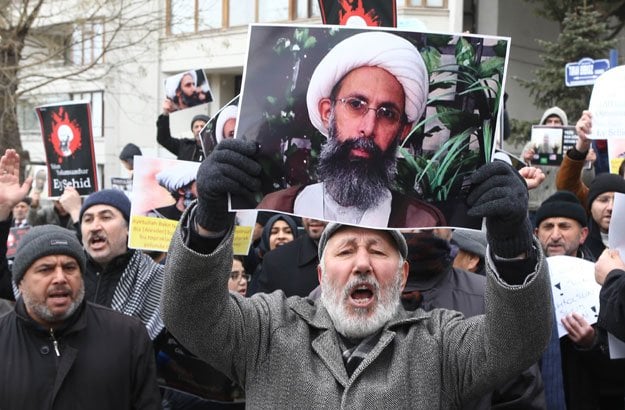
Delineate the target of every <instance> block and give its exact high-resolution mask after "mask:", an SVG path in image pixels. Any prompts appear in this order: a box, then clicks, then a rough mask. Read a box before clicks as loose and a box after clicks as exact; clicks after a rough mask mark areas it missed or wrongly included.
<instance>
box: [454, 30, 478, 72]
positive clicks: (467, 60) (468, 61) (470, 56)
mask: <svg viewBox="0 0 625 410" xmlns="http://www.w3.org/2000/svg"><path fill="white" fill-rule="evenodd" d="M474 61H475V50H474V49H473V46H472V45H471V43H469V42H468V41H467V40H465V38H464V37H460V39H459V40H458V42H457V43H456V63H458V65H462V66H466V67H469V66H472V65H473V64H474Z"/></svg>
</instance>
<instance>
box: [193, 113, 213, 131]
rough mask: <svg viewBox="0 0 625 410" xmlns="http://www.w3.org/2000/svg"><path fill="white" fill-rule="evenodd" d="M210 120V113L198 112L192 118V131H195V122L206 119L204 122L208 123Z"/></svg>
mask: <svg viewBox="0 0 625 410" xmlns="http://www.w3.org/2000/svg"><path fill="white" fill-rule="evenodd" d="M209 120H210V117H209V116H208V115H204V114H198V115H196V116H194V117H193V119H192V120H191V131H193V124H195V122H196V121H204V123H205V124H206V123H207V122H208V121H209Z"/></svg>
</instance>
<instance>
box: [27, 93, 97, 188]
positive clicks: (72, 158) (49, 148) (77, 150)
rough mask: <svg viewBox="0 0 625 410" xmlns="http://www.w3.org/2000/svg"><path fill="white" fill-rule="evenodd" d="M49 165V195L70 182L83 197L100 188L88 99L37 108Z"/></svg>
mask: <svg viewBox="0 0 625 410" xmlns="http://www.w3.org/2000/svg"><path fill="white" fill-rule="evenodd" d="M36 111H37V116H38V117H39V124H40V126H41V134H42V136H43V145H44V149H45V152H46V165H47V167H48V196H50V197H52V198H54V197H59V196H61V194H62V193H63V189H64V188H65V186H67V185H71V186H73V187H74V188H76V190H78V193H79V194H80V195H81V196H86V195H89V194H91V193H92V192H95V191H97V190H98V179H97V178H96V162H95V154H94V150H93V133H92V129H91V107H90V104H89V103H88V102H84V101H68V102H63V103H57V104H51V105H45V106H41V107H37V108H36Z"/></svg>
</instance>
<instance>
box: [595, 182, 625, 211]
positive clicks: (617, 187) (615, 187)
mask: <svg viewBox="0 0 625 410" xmlns="http://www.w3.org/2000/svg"><path fill="white" fill-rule="evenodd" d="M605 192H621V193H625V179H623V177H622V176H620V175H616V174H607V173H604V174H599V175H597V176H596V177H595V179H593V180H592V182H591V183H590V189H589V191H588V203H587V206H588V209H590V206H591V205H592V201H594V200H595V198H597V197H598V196H599V195H601V194H603V193H605Z"/></svg>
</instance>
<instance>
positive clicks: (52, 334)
mask: <svg viewBox="0 0 625 410" xmlns="http://www.w3.org/2000/svg"><path fill="white" fill-rule="evenodd" d="M50 337H51V338H52V345H53V346H54V351H55V352H56V355H57V357H58V356H61V352H60V351H59V342H58V341H57V340H56V337H54V329H50Z"/></svg>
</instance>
